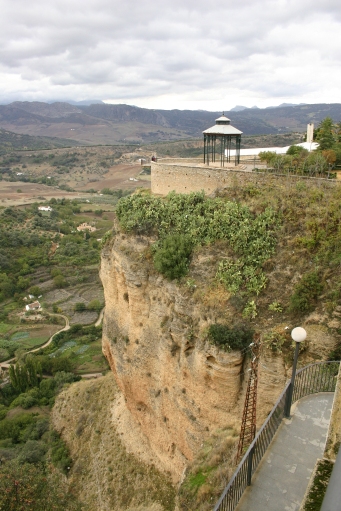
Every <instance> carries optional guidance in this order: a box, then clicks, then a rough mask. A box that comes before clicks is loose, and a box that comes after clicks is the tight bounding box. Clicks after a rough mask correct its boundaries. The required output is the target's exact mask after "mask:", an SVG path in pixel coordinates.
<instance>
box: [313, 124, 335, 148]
mask: <svg viewBox="0 0 341 511" xmlns="http://www.w3.org/2000/svg"><path fill="white" fill-rule="evenodd" d="M333 130H334V126H333V119H332V118H331V117H326V118H325V119H323V121H322V122H321V123H320V124H319V126H318V128H317V130H316V140H317V141H318V143H319V144H320V147H319V149H321V150H324V149H331V148H332V147H333V145H334V144H335V138H334V133H333Z"/></svg>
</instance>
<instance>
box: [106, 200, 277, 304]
mask: <svg viewBox="0 0 341 511" xmlns="http://www.w3.org/2000/svg"><path fill="white" fill-rule="evenodd" d="M116 213H117V216H118V218H119V221H120V225H121V227H122V229H123V230H124V231H126V232H133V233H136V234H154V235H155V234H156V235H157V236H158V241H157V242H156V243H155V245H154V247H153V252H154V263H155V267H156V268H157V270H158V271H160V272H161V273H162V274H163V275H165V276H166V277H167V278H169V279H174V278H179V277H181V276H182V275H185V274H186V272H187V269H188V264H189V260H190V255H191V252H192V249H193V248H194V247H195V246H200V245H206V244H210V243H214V242H215V241H218V240H226V241H227V242H228V244H229V247H230V250H231V256H230V257H227V258H226V259H225V260H223V261H221V262H220V264H219V268H218V272H217V279H218V280H219V281H220V282H221V283H223V284H224V285H225V286H226V288H227V289H228V290H229V291H231V292H232V293H235V292H237V291H238V290H239V289H240V288H241V287H245V288H246V290H247V291H248V292H250V293H256V294H258V293H259V292H260V291H261V289H263V288H264V287H265V285H266V277H265V275H264V274H263V271H262V264H263V263H264V262H265V261H266V260H267V259H268V258H269V257H270V256H271V255H273V253H274V251H275V247H276V235H277V232H278V228H279V224H280V222H279V217H278V215H277V214H276V212H275V211H274V210H273V209H272V208H265V209H264V211H263V212H261V213H259V214H258V215H255V214H253V213H252V212H251V210H250V209H249V208H248V207H247V206H244V205H241V204H240V203H237V202H230V201H227V200H223V199H220V198H216V199H208V198H205V194H204V192H196V193H191V194H189V195H184V194H176V193H174V192H171V193H170V194H169V195H168V196H167V198H166V199H161V198H158V197H152V196H147V195H146V194H142V193H138V194H135V195H133V196H130V197H127V198H124V199H121V200H120V201H119V203H118V205H117V210H116ZM172 265H173V266H174V267H175V268H176V270H175V272H174V271H172V269H171V266H172Z"/></svg>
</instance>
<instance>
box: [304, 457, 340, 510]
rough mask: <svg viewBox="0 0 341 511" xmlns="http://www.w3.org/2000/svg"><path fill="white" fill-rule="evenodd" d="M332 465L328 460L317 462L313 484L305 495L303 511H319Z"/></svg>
mask: <svg viewBox="0 0 341 511" xmlns="http://www.w3.org/2000/svg"><path fill="white" fill-rule="evenodd" d="M333 466H334V464H333V463H332V462H331V461H329V460H319V461H318V462H317V468H316V472H315V477H314V480H313V483H312V485H311V487H310V490H309V493H308V495H307V498H306V501H305V504H304V507H303V511H320V509H321V506H322V502H323V498H324V495H325V493H326V489H327V486H328V483H329V479H330V476H331V473H332V470H333Z"/></svg>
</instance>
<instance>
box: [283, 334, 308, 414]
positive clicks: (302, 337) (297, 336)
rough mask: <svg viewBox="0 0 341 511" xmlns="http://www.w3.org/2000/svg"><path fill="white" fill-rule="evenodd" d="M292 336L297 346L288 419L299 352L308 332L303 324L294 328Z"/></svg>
mask: <svg viewBox="0 0 341 511" xmlns="http://www.w3.org/2000/svg"><path fill="white" fill-rule="evenodd" d="M291 337H292V339H293V340H294V341H295V342H296V348H295V356H294V364H293V366H292V374H291V382H290V384H289V387H288V392H287V399H286V402H285V408H284V415H285V417H287V419H289V418H290V408H291V402H292V394H293V391H294V384H295V376H296V366H297V359H298V352H299V351H300V343H301V342H303V341H304V340H305V338H306V337H307V332H306V331H305V330H304V328H302V327H301V326H298V327H296V328H294V329H293V330H292V332H291Z"/></svg>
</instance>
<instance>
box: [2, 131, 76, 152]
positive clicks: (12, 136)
mask: <svg viewBox="0 0 341 511" xmlns="http://www.w3.org/2000/svg"><path fill="white" fill-rule="evenodd" d="M77 145H80V142H78V140H71V139H62V138H50V137H33V136H30V135H22V134H19V133H13V132H11V131H8V130H5V129H2V128H0V155H1V154H5V153H7V152H9V151H13V150H18V149H19V150H20V149H28V150H33V151H36V150H38V149H55V148H58V147H70V146H77Z"/></svg>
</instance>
